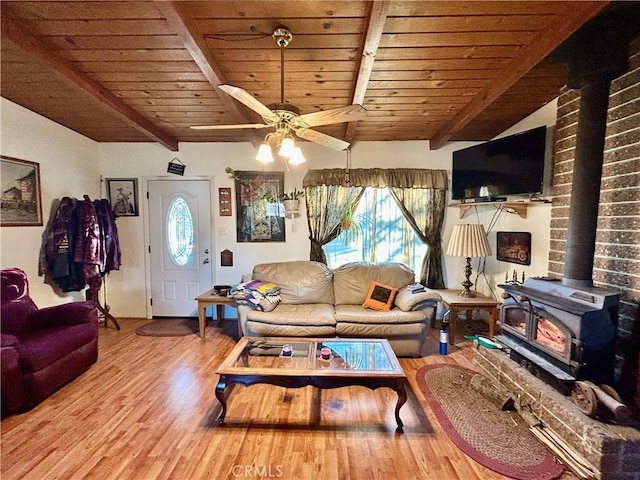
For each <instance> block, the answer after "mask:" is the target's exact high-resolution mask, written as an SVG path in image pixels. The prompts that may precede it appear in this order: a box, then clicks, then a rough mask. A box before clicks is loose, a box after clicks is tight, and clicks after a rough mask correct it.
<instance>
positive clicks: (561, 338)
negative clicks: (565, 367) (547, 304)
mask: <svg viewBox="0 0 640 480" xmlns="http://www.w3.org/2000/svg"><path fill="white" fill-rule="evenodd" d="M534 324H535V325H534V327H535V330H534V332H533V341H534V342H535V343H537V344H538V345H540V346H542V347H543V348H544V350H546V351H548V352H549V353H551V354H553V355H555V356H558V357H560V358H562V359H563V360H569V359H570V356H571V332H570V330H569V329H568V328H567V327H566V326H565V325H564V324H563V323H562V322H561V321H560V320H559V319H557V318H556V317H555V316H553V315H551V314H550V313H548V312H546V311H545V310H543V309H541V308H537V309H536V312H535V315H534Z"/></svg>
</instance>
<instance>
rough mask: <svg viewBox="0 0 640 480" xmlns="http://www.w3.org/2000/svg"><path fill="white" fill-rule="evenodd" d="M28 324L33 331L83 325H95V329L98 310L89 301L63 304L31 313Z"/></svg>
mask: <svg viewBox="0 0 640 480" xmlns="http://www.w3.org/2000/svg"><path fill="white" fill-rule="evenodd" d="M29 323H30V326H31V328H32V329H33V330H42V329H45V328H52V327H68V326H72V325H80V324H83V323H91V324H95V325H96V328H97V326H98V308H97V307H96V304H95V303H93V302H89V301H82V302H71V303H63V304H62V305H54V306H53V307H46V308H41V309H40V310H36V311H35V312H32V313H31V314H30V315H29Z"/></svg>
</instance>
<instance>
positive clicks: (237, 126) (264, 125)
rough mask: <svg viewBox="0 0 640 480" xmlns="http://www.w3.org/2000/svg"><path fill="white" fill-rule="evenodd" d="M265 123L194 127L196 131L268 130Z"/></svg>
mask: <svg viewBox="0 0 640 480" xmlns="http://www.w3.org/2000/svg"><path fill="white" fill-rule="evenodd" d="M268 127H270V125H266V124H264V123H239V124H237V125H193V126H192V127H189V128H192V129H194V130H232V129H234V128H268Z"/></svg>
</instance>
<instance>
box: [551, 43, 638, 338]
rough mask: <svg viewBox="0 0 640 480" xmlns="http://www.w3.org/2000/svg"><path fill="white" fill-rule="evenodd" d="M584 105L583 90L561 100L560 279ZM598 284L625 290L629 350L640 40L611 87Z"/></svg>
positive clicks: (556, 167) (554, 250)
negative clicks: (577, 140)
mask: <svg viewBox="0 0 640 480" xmlns="http://www.w3.org/2000/svg"><path fill="white" fill-rule="evenodd" d="M579 103H580V91H579V90H569V89H565V90H564V91H563V93H562V94H561V96H560V98H559V99H558V113H557V120H556V132H555V146H554V160H553V188H552V192H553V207H552V209H551V246H550V247H551V248H550V253H549V274H550V275H551V276H554V277H561V276H562V273H563V266H564V255H565V248H566V246H565V244H566V242H565V238H566V234H567V226H568V219H569V215H571V212H570V209H569V203H570V196H571V186H572V180H573V178H572V177H573V160H574V154H575V142H576V127H577V121H578V108H579ZM593 281H594V284H595V285H596V286H599V287H613V288H617V289H619V290H621V291H622V295H621V312H620V319H619V336H620V342H619V344H620V345H621V347H622V349H624V346H625V343H627V344H628V343H629V342H630V336H631V332H632V327H633V323H634V319H635V318H636V316H637V311H638V309H639V303H640V39H635V40H634V41H633V42H632V43H631V47H630V68H629V71H628V72H627V73H626V74H625V75H623V76H621V77H619V78H617V79H616V80H614V81H613V82H612V84H611V91H610V97H609V114H608V119H607V132H606V141H605V152H604V164H603V169H602V184H601V190H600V210H599V214H598V232H597V235H596V252H595V259H594V268H593Z"/></svg>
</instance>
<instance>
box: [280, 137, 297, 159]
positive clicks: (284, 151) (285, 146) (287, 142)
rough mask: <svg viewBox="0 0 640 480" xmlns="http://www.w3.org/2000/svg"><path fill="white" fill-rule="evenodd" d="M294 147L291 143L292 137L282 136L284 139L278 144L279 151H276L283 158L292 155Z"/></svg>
mask: <svg viewBox="0 0 640 480" xmlns="http://www.w3.org/2000/svg"><path fill="white" fill-rule="evenodd" d="M295 148H296V146H295V144H294V143H293V138H291V137H284V139H283V140H282V145H280V151H279V152H278V155H280V156H281V157H285V158H291V157H292V156H293V153H294V149H295Z"/></svg>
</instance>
